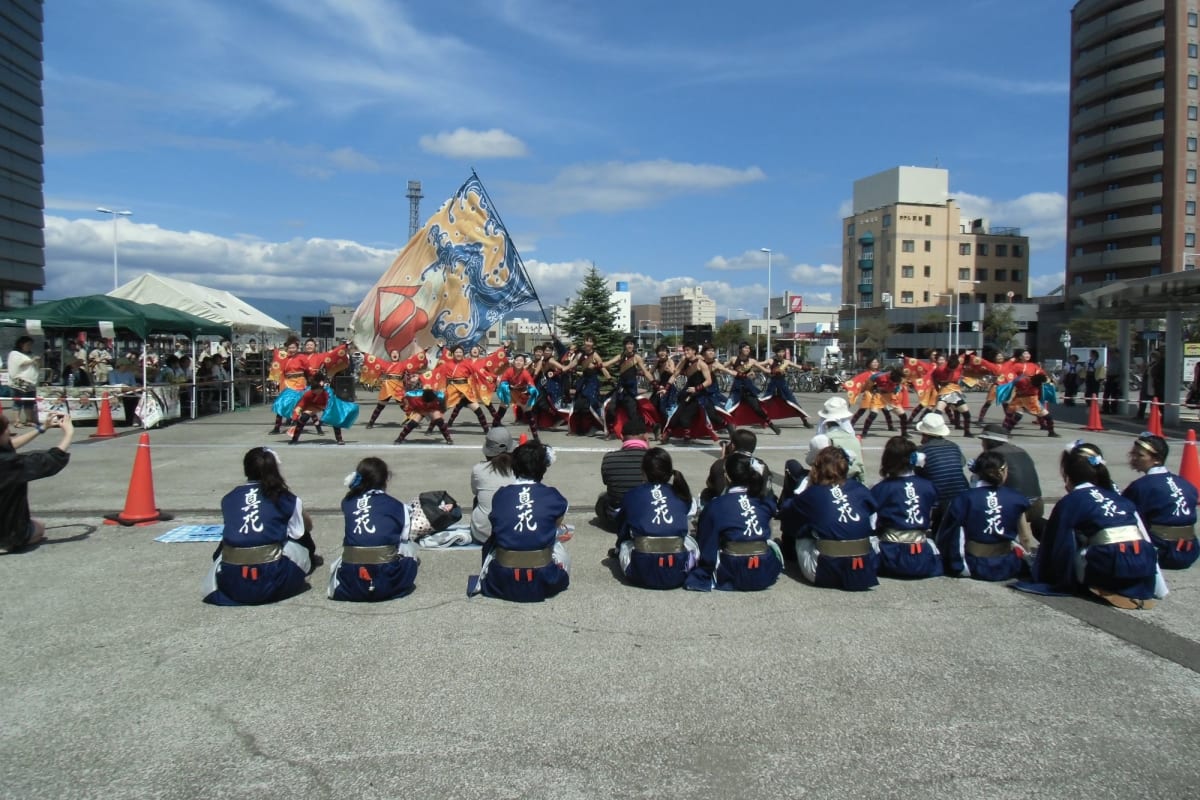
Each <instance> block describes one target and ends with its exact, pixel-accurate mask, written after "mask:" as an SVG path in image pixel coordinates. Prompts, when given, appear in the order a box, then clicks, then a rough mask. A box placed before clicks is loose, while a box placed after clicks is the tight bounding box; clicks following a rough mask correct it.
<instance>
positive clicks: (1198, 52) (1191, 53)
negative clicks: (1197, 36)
mask: <svg viewBox="0 0 1200 800" xmlns="http://www.w3.org/2000/svg"><path fill="white" fill-rule="evenodd" d="M1188 58H1200V45H1196V44H1193V43H1191V42H1189V43H1188Z"/></svg>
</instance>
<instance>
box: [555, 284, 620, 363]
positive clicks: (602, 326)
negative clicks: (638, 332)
mask: <svg viewBox="0 0 1200 800" xmlns="http://www.w3.org/2000/svg"><path fill="white" fill-rule="evenodd" d="M616 325H617V315H616V313H615V311H614V310H613V300H612V291H611V290H609V288H608V282H607V281H606V280H605V279H604V276H603V275H601V274H600V271H599V270H597V269H596V265H595V264H593V265H592V267H591V269H589V270H588V274H587V275H585V276H584V278H583V286H581V287H580V288H579V292H578V293H577V294H576V295H575V301H574V302H573V303H571V305H570V306H569V307H568V308H567V312H566V315H565V319H564V321H563V328H564V330H565V332H566V334H567V336H568V337H569V338H570V339H572V340H574V341H576V342H582V341H583V338H584V337H585V336H591V337H592V338H593V339H595V340H596V350H597V351H598V352H599V353H600V355H602V356H604V357H605V358H609V357H611V356H614V355H616V354H617V351H619V350H620V349H621V343H622V341H623V340H624V339H625V336H626V335H627V334H628V333H629V332H628V331H619V330H616Z"/></svg>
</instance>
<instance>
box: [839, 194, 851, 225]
mask: <svg viewBox="0 0 1200 800" xmlns="http://www.w3.org/2000/svg"><path fill="white" fill-rule="evenodd" d="M853 214H854V200H853V198H849V197H847V198H846V199H845V200H843V201H842V202H841V203H840V204H838V219H839V220H843V219H845V218H846V217H849V216H853Z"/></svg>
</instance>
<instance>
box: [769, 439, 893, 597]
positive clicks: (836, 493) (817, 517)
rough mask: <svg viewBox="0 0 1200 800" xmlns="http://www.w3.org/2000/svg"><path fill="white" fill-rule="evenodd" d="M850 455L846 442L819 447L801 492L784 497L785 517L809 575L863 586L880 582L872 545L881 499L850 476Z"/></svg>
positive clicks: (835, 584)
mask: <svg viewBox="0 0 1200 800" xmlns="http://www.w3.org/2000/svg"><path fill="white" fill-rule="evenodd" d="M849 472H850V457H849V456H848V455H847V454H846V451H845V450H843V449H842V448H840V447H836V446H829V447H826V448H824V449H822V450H821V451H820V452H818V453H817V455H816V457H815V458H814V459H813V463H812V469H811V470H810V471H809V473H808V481H807V484H808V485H807V486H806V487H805V488H804V490H803V491H802V492H800V493H799V494H796V493H793V494H791V495H788V496H785V497H784V498H783V501H782V504H781V506H780V509H779V519H780V523H781V526H782V528H783V532H784V534H785V535H787V536H788V537H789V538H794V540H795V542H796V558H797V559H798V561H799V564H800V572H801V574H802V575H804V577H805V579H806V580H808V581H809V582H811V583H813V584H815V585H817V586H824V587H828V588H830V589H846V590H849V591H863V590H866V589H870V588H871V587H872V586H877V585H879V579H878V578H877V577H876V571H877V570H878V567H879V554H878V553H876V552H875V549H874V548H873V547H872V546H871V534H872V533H873V531H874V527H875V526H874V514H875V500H874V498H872V497H871V492H870V490H868V489H867V488H866V487H865V486H863V485H862V484H861V483H859V482H858V481H855V480H850V479H849V477H848V476H849Z"/></svg>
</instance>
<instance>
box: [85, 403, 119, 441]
mask: <svg viewBox="0 0 1200 800" xmlns="http://www.w3.org/2000/svg"><path fill="white" fill-rule="evenodd" d="M116 435H117V431H116V429H115V428H113V421H112V408H110V407H109V405H108V392H105V393H104V395H103V396H102V397H101V398H100V418H99V419H98V420H96V432H95V433H93V434H92V435H91V438H92V439H111V438H112V437H114V436H116Z"/></svg>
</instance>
